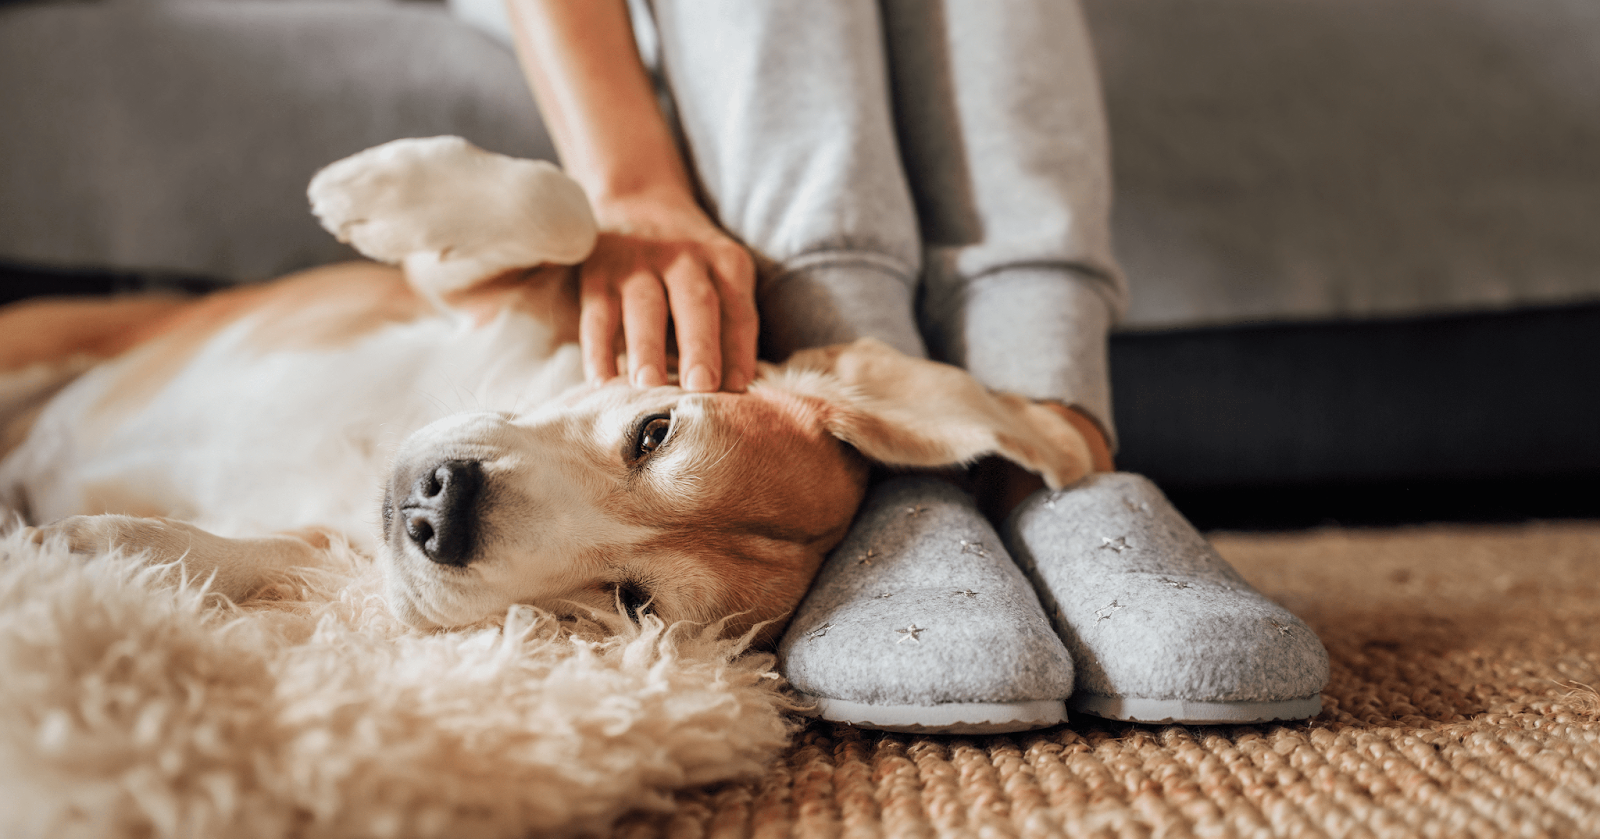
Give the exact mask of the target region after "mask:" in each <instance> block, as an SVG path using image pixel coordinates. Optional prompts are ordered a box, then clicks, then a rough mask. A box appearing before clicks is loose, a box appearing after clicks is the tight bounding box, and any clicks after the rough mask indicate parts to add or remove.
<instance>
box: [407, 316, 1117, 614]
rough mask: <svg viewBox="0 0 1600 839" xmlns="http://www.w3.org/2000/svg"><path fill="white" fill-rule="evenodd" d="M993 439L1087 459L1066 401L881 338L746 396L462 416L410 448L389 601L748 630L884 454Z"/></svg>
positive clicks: (1039, 460)
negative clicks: (1054, 407) (1062, 404)
mask: <svg viewBox="0 0 1600 839" xmlns="http://www.w3.org/2000/svg"><path fill="white" fill-rule="evenodd" d="M989 454H997V455H1000V456H1003V457H1006V458H1008V459H1010V460H1012V461H1015V462H1016V463H1018V464H1019V465H1021V466H1023V467H1025V468H1028V469H1030V470H1032V471H1034V472H1037V473H1039V474H1041V475H1042V476H1044V478H1045V480H1046V482H1047V483H1049V484H1051V485H1053V486H1061V485H1064V484H1066V483H1070V482H1071V481H1074V480H1076V479H1077V478H1078V477H1080V476H1082V475H1083V474H1084V472H1085V471H1086V469H1087V464H1088V454H1087V451H1085V450H1084V449H1083V443H1082V438H1081V437H1079V436H1078V435H1077V434H1076V432H1074V431H1072V429H1071V428H1070V427H1069V426H1067V424H1066V423H1065V422H1064V421H1063V420H1061V419H1060V418H1059V417H1058V416H1057V415H1055V414H1054V413H1051V412H1050V411H1048V410H1046V409H1044V408H1041V407H1039V406H1037V405H1034V404H1032V403H1030V402H1028V401H1027V400H1025V399H1022V398H1020V397H1015V396H1010V395H1005V394H995V393H991V392H989V391H987V390H986V389H984V388H983V387H982V386H981V385H979V384H978V383H977V382H976V381H974V380H973V379H972V378H971V377H970V376H968V375H967V374H966V373H965V372H963V371H961V370H959V369H957V368H954V367H950V366H948V365H943V364H936V363H933V362H928V361H922V360H917V359H911V358H907V357H905V356H903V355H901V354H899V353H897V352H895V351H894V350H892V349H890V348H888V347H887V346H885V345H883V344H881V343H878V342H875V341H870V340H865V341H859V342H857V343H855V344H851V345H848V346H842V347H830V348H825V349H821V350H813V351H807V352H803V353H800V354H798V355H796V356H795V357H794V358H793V359H791V360H790V361H789V362H788V363H786V364H784V365H782V366H781V367H773V366H768V367H766V368H765V369H764V370H763V375H762V376H761V377H760V378H759V379H758V381H757V382H755V383H754V384H753V385H752V386H751V387H750V389H749V391H748V392H747V393H743V394H730V393H711V394H707V393H688V392H685V391H683V390H680V389H678V388H676V387H658V388H651V389H645V390H641V389H638V388H634V387H631V386H629V385H627V384H624V383H621V382H617V383H613V384H608V385H604V386H600V387H584V388H580V389H578V390H575V391H573V392H572V393H570V394H568V395H567V397H565V398H564V399H562V400H559V401H558V402H557V403H554V404H550V405H547V406H544V407H542V408H540V409H539V410H536V411H533V412H530V413H527V414H520V415H513V414H502V413H476V414H462V415H458V416H454V417H450V418H447V419H444V420H441V421H439V422H436V423H434V424H432V425H429V426H427V427H425V428H423V429H421V430H420V431H418V432H417V433H416V434H414V435H412V436H411V437H410V438H409V439H408V440H407V441H406V442H405V443H404V445H403V446H402V447H401V450H400V453H399V456H398V457H397V459H396V462H395V466H394V469H393V472H392V474H391V477H390V480H389V484H388V488H387V491H386V498H385V501H384V516H383V518H384V528H385V532H384V538H383V544H384V547H383V549H382V553H383V556H384V560H385V562H386V563H387V572H388V575H389V593H390V602H391V605H392V608H393V609H394V610H395V612H396V614H397V615H398V616H400V617H401V619H403V620H404V621H406V622H407V623H409V624H412V625H414V626H419V627H430V626H453V625H460V624H464V623H470V622H474V621H478V620H481V619H483V618H485V617H489V616H491V615H494V614H496V613H499V612H501V611H503V610H504V609H505V608H506V607H507V606H509V605H511V604H513V603H530V604H534V605H537V606H541V607H544V608H548V609H551V610H554V611H557V612H567V613H572V612H577V611H582V610H585V609H595V610H603V611H610V610H613V609H615V608H616V607H617V606H618V605H619V604H620V605H622V606H624V607H626V608H628V609H630V610H632V611H639V610H643V609H648V610H649V611H650V612H651V613H653V614H655V615H657V616H659V617H661V618H662V619H664V620H667V621H669V622H670V621H677V620H691V621H699V622H710V621H715V620H721V619H724V618H731V620H730V621H729V624H728V627H729V630H730V631H741V630H743V629H745V628H748V627H750V626H752V625H754V624H757V623H761V622H769V621H773V622H775V621H777V620H778V619H781V618H782V617H784V616H785V615H787V614H788V612H790V611H791V610H792V609H793V608H794V607H795V606H796V605H797V604H798V603H799V601H800V598H801V596H802V595H803V594H804V593H805V590H806V587H807V585H809V583H810V581H811V578H812V576H813V575H814V574H815V572H816V569H817V566H818V565H819V564H820V563H821V561H822V558H823V556H824V555H825V554H826V553H827V552H828V551H829V550H830V549H832V548H833V547H834V545H836V544H838V542H839V541H840V540H841V539H842V538H843V536H844V532H845V529H846V527H848V525H849V524H850V520H851V518H852V517H853V516H854V515H855V512H856V508H857V506H858V505H859V504H860V502H861V497H862V494H863V491H864V487H865V483H866V477H867V472H868V467H869V461H870V462H878V463H882V464H886V465H890V466H901V467H941V466H952V465H957V464H962V463H967V462H970V461H972V460H974V459H976V458H979V457H982V456H985V455H989ZM777 626H778V624H777V623H776V622H775V623H772V624H771V625H770V629H769V631H773V630H775V629H776V628H777Z"/></svg>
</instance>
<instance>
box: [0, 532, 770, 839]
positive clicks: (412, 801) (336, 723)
mask: <svg viewBox="0 0 1600 839" xmlns="http://www.w3.org/2000/svg"><path fill="white" fill-rule="evenodd" d="M0 556H3V560H0V674H4V676H3V681H0V835H3V836H7V837H35V836H37V837H70V836H96V837H108V836H163V837H165V836H171V837H209V836H228V837H285V836H294V837H308V839H309V837H321V836H329V837H333V836H337V837H364V836H371V837H412V836H417V837H427V836H451V837H468V836H484V837H493V836H523V835H527V834H529V833H540V834H551V833H562V834H573V833H587V832H593V831H599V830H603V829H605V828H606V827H607V826H608V825H609V824H610V823H611V822H613V821H614V820H615V819H616V818H617V817H618V816H620V815H622V814H623V813H624V812H627V811H629V810H633V809H638V808H647V809H649V808H654V809H668V808H670V807H671V806H672V800H673V799H672V796H671V794H670V793H671V792H672V791H673V790H675V789H679V788H683V787H689V786H697V785H702V784H706V783H710V782H715V781H721V780H728V779H736V778H743V777H749V776H752V775H756V774H758V773H759V772H760V771H761V770H762V769H763V767H764V766H765V765H766V764H767V763H768V761H770V760H771V759H772V758H773V757H774V756H775V755H776V754H777V753H778V752H779V751H780V750H782V749H783V748H784V747H785V746H786V745H787V744H788V742H789V740H790V737H791V735H792V734H793V733H794V729H795V723H794V722H793V719H792V717H790V716H788V715H787V714H786V713H785V712H786V711H788V710H792V709H793V706H792V704H791V700H790V698H789V695H788V694H786V693H785V692H784V688H783V684H782V682H781V680H779V679H778V678H777V677H776V675H775V674H773V673H772V672H771V665H772V660H771V657H770V656H766V655H758V654H750V653H747V652H746V650H745V646H746V644H745V642H742V641H724V640H718V639H717V638H716V636H715V633H714V632H712V631H707V630H703V629H700V628H688V627H666V626H663V625H662V624H661V623H660V622H659V621H650V620H647V621H646V622H645V625H644V626H643V627H642V628H640V627H635V626H634V625H633V624H632V623H630V622H627V621H624V620H621V619H620V618H614V617H612V616H596V618H595V619H594V620H592V621H579V622H574V621H570V620H567V621H561V620H557V619H555V618H553V617H552V616H550V615H549V614H546V613H543V612H539V611H537V610H534V609H531V608H528V607H514V608H513V609H511V610H510V611H509V612H508V613H507V614H506V615H505V616H504V618H503V619H502V620H498V621H494V622H490V623H486V624H484V625H482V626H478V627H473V628H470V629H466V630H460V631H455V632H449V633H437V634H417V633H413V632H410V631H408V630H406V629H405V627H403V626H402V625H400V624H399V623H397V622H396V621H395V620H394V619H393V618H391V617H390V616H389V613H388V610H387V608H386V607H385V606H384V604H383V601H382V598H381V596H380V594H379V592H380V591H381V579H380V575H379V573H378V572H377V571H376V570H375V569H374V568H373V567H372V564H371V563H370V562H369V561H368V560H366V559H365V558H363V557H361V556H359V555H357V554H355V553H354V552H351V551H348V550H347V551H344V552H343V553H342V555H341V557H340V560H339V562H338V563H336V564H335V567H331V568H324V569H318V570H314V571H307V572H305V573H303V574H301V575H299V576H298V577H297V578H295V579H294V580H292V581H288V582H285V583H284V584H282V585H280V586H278V587H277V588H276V589H274V590H273V591H271V592H269V593H268V597H267V598H265V599H262V600H259V601H253V602H251V603H248V604H246V605H244V606H242V607H240V606H234V605H231V604H229V603H227V602H226V601H222V600H221V599H220V598H217V597H215V596H213V595H208V594H207V593H206V591H205V587H204V585H203V584H197V583H195V582H193V581H182V580H175V579H174V577H175V576H176V575H175V573H174V572H173V570H172V569H170V568H150V567H146V566H144V565H142V564H141V563H139V562H138V561H136V560H129V559H126V558H123V557H119V556H114V555H113V556H103V557H97V558H93V559H85V558H84V557H75V556H71V555H69V554H66V553H65V552H64V551H62V550H60V549H59V548H58V547H55V546H47V547H40V546H36V545H32V544H29V543H26V542H24V541H23V540H22V539H21V538H20V537H19V535H17V534H13V535H12V536H10V537H6V538H5V539H4V540H0ZM608 629H609V630H617V633H616V634H614V635H613V634H609V633H608V631H607V630H608Z"/></svg>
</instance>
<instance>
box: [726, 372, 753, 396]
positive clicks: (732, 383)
mask: <svg viewBox="0 0 1600 839" xmlns="http://www.w3.org/2000/svg"><path fill="white" fill-rule="evenodd" d="M747 384H748V383H747V382H745V380H744V374H743V373H739V372H733V373H729V374H728V380H727V381H725V382H723V383H722V388H723V390H726V391H727V392H729V393H744V389H745V387H746V385H747Z"/></svg>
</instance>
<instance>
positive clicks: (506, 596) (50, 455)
mask: <svg viewBox="0 0 1600 839" xmlns="http://www.w3.org/2000/svg"><path fill="white" fill-rule="evenodd" d="M311 197H312V200H313V208H314V210H315V212H316V213H317V214H318V216H319V218H320V219H321V220H322V222H323V224H324V225H325V226H326V227H328V228H329V229H330V230H331V231H334V232H335V233H336V234H337V235H339V236H340V238H341V239H344V240H346V241H349V242H351V243H352V244H353V245H355V247H356V248H357V249H358V250H359V251H361V252H362V253H363V254H364V255H367V256H370V257H373V258H375V259H377V260H379V262H356V263H345V264H338V265H333V266H327V267H323V268H318V269H313V270H310V271H307V272H303V273H300V274H296V275H292V276H290V277H287V278H284V279H281V280H278V281H275V282H272V283H267V284H262V285H258V286H246V287H240V288H237V289H234V290H229V291H224V292H220V293H216V294H213V295H210V296H206V297H201V298H194V299H175V298H160V297H129V298H113V299H109V300H95V301H83V300H79V301H71V300H43V301H24V302H22V303H19V304H14V305H13V306H12V307H10V308H8V309H5V310H0V508H3V512H9V513H10V515H11V518H13V519H15V520H20V521H21V522H23V523H24V524H25V525H28V526H31V527H33V528H34V530H33V531H32V535H33V537H34V538H36V539H40V540H44V539H59V540H64V541H65V542H66V543H67V544H68V545H69V546H70V548H71V549H72V550H73V551H75V552H83V553H96V552H102V551H106V550H110V549H120V550H122V551H124V552H126V553H128V554H130V555H138V556H139V557H142V558H143V560H144V561H147V562H152V563H175V564H176V565H175V566H174V567H181V569H182V572H183V574H184V575H186V576H187V577H189V578H201V579H208V580H209V581H210V585H211V587H212V590H213V591H215V592H216V593H218V594H221V595H223V596H226V597H228V598H230V599H233V600H235V601H239V600H243V599H246V598H248V597H249V596H250V595H251V594H252V593H254V592H256V591H258V590H260V589H261V588H262V587H263V586H265V585H267V584H268V583H270V582H272V581H273V580H275V579H279V578H280V577H281V576H282V575H283V574H285V573H286V572H289V571H291V570H292V569H294V568H296V567H300V566H315V565H317V564H318V563H319V561H321V560H322V558H324V557H325V556H326V555H327V552H328V551H329V549H330V546H331V545H333V544H334V543H335V542H343V543H346V544H348V545H349V546H351V547H353V548H355V549H356V550H358V551H360V552H362V553H364V554H366V555H368V556H372V557H374V558H375V559H376V561H378V562H379V563H381V565H382V567H383V569H384V574H385V584H386V592H387V597H388V600H389V606H390V608H391V610H392V611H393V612H394V614H395V615H396V616H397V617H398V618H399V619H401V620H402V621H404V622H405V623H407V624H409V625H411V626H413V627H416V628H418V629H434V628H448V627H454V626H461V625H466V624H470V623H474V622H477V621H481V620H483V619H485V618H487V617H491V616H493V615H495V614H497V613H503V612H504V610H505V609H506V608H508V607H509V606H511V605H512V604H518V603H524V604H531V605H533V606H536V607H540V608H544V609H548V610H551V611H554V612H557V613H562V614H573V613H578V612H582V611H584V610H616V609H619V608H620V609H623V610H626V611H627V612H629V613H632V614H634V615H636V616H637V614H639V613H640V612H642V611H646V610H647V611H648V612H649V613H650V614H652V615H655V616H657V617H659V618H660V619H662V620H664V621H668V622H675V621H694V622H700V623H709V622H715V621H726V622H727V623H726V626H727V631H729V632H745V631H749V630H750V629H751V628H752V627H758V626H764V627H766V632H767V633H768V635H769V636H770V634H771V632H772V631H774V630H775V628H779V627H781V624H782V620H783V618H784V616H785V615H787V614H788V613H789V612H790V611H791V610H793V609H794V607H795V606H796V605H797V604H798V602H799V601H800V598H801V597H802V596H803V594H804V593H805V590H806V588H807V585H808V584H809V582H810V580H811V578H812V576H813V575H814V574H815V572H816V569H817V567H818V565H819V564H820V563H821V561H822V559H823V557H824V556H825V555H826V554H827V553H828V551H829V550H830V549H832V548H833V547H834V546H835V545H836V544H837V543H838V542H839V541H840V540H841V539H842V538H843V535H844V532H845V530H846V528H847V527H848V526H849V524H850V522H851V519H852V517H853V515H854V514H855V512H856V508H857V506H858V505H859V504H860V502H861V499H862V497H863V494H864V492H865V486H866V483H867V480H868V475H869V471H870V468H871V465H872V464H881V465H883V466H887V467H893V468H939V467H950V466H956V465H960V464H966V463H970V462H972V461H973V460H975V459H977V458H980V457H983V456H986V455H998V456H1000V457H1004V458H1006V459H1009V460H1011V461H1013V462H1015V463H1017V464H1018V465H1020V466H1022V467H1023V468H1026V469H1028V470H1030V471H1033V472H1035V473H1037V474H1039V475H1041V476H1043V478H1044V479H1045V481H1046V483H1047V484H1049V485H1050V486H1053V487H1060V486H1064V485H1066V484H1069V483H1071V482H1073V481H1075V480H1076V479H1077V478H1079V477H1081V476H1082V475H1083V474H1085V472H1086V471H1087V469H1088V463H1089V457H1088V453H1087V451H1086V450H1085V449H1084V446H1083V443H1082V441H1081V438H1080V437H1079V436H1078V435H1077V434H1076V433H1075V432H1073V431H1072V430H1071V429H1070V428H1069V427H1068V426H1067V424H1066V423H1065V421H1063V420H1062V419H1061V418H1060V417H1059V416H1058V415H1056V414H1054V413H1052V412H1050V411H1049V410H1046V409H1044V408H1042V407H1040V406H1038V405H1035V404H1033V403H1031V402H1030V401H1028V400H1027V399H1024V398H1022V397H1019V396H1015V395H1009V394H1001V393H993V392H990V391H988V390H986V389H985V388H984V387H982V386H981V385H980V384H978V383H977V382H976V381H975V380H973V379H972V378H971V377H970V376H968V375H967V374H966V373H965V372H963V371H961V370H959V369H958V368H955V367H951V366H948V365H943V364H939V363H935V362H930V361H924V360H919V359H912V358H908V357H905V356H903V355H901V354H899V353H897V352H896V351H894V350H892V349H890V348H889V347H887V346H885V345H883V344H881V343H878V342H875V341H871V340H863V341H859V342H856V343H855V344H850V345H843V346H835V347H827V348H822V349H816V350H808V351H803V352H801V353H798V354H796V355H795V356H794V357H792V358H790V359H788V360H787V361H786V362H785V363H783V364H781V365H773V364H767V363H762V365H761V367H760V373H759V375H758V377H757V380H756V381H755V382H754V383H752V384H751V385H750V386H749V388H748V389H747V391H746V392H744V393H689V392H685V391H683V390H681V389H679V388H678V387H676V386H671V385H669V386H664V387H655V388H648V389H641V388H637V387H633V386H631V385H629V384H628V383H626V382H624V381H621V380H614V381H612V382H609V383H605V384H600V385H592V384H586V383H585V382H584V381H583V375H582V368H581V363H580V358H579V353H578V347H577V343H576V342H577V324H578V302H577V301H578V290H577V276H576V271H575V270H574V268H573V267H572V266H573V265H574V264H575V263H578V262H581V260H582V259H583V257H584V255H585V254H586V253H587V252H588V250H589V249H590V248H591V247H592V245H593V242H594V239H595V236H596V231H595V224H594V221H593V216H592V215H591V214H590V212H589V209H588V205H587V202H586V200H585V199H584V196H583V193H582V190H581V189H580V188H579V187H578V186H577V185H576V184H575V183H574V182H572V181H571V180H569V179H567V178H566V177H565V176H564V175H563V174H562V173H561V172H560V171H559V170H558V169H556V168H555V167H553V166H551V165H549V164H546V163H537V162H533V161H524V160H514V159H511V158H506V157H502V156H499V155H494V154H491V153H488V152H484V151H482V150H479V149H476V148H474V147H472V146H471V145H469V144H467V143H466V142H465V141H463V140H460V139H459V138H427V139H413V140H402V141H396V142H394V143H389V144H385V145H384V146H379V147H377V148H375V149H369V150H368V151H366V152H363V153H361V154H358V155H356V156H354V157H352V158H348V159H346V160H343V161H340V162H339V163H336V164H334V165H332V166H330V167H328V168H327V169H325V170H324V171H323V172H321V173H319V174H318V176H317V178H316V179H315V180H314V181H313V182H312V187H311ZM382 263H391V264H382Z"/></svg>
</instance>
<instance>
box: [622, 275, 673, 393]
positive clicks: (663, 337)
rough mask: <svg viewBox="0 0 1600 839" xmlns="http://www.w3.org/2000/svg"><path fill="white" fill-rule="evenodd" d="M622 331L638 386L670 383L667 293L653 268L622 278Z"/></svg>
mask: <svg viewBox="0 0 1600 839" xmlns="http://www.w3.org/2000/svg"><path fill="white" fill-rule="evenodd" d="M622 335H623V340H624V341H626V343H627V345H628V381H630V382H633V384H634V386H635V387H658V386H660V385H664V384H666V383H667V295H666V293H665V291H664V290H663V289H662V288H661V280H660V279H659V278H658V277H657V276H656V274H655V273H654V272H652V271H642V270H641V271H635V272H633V273H631V274H629V275H628V277H627V278H626V279H624V280H623V281H622Z"/></svg>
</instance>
